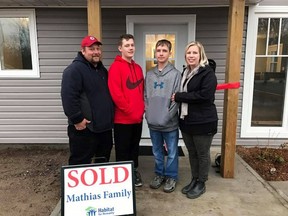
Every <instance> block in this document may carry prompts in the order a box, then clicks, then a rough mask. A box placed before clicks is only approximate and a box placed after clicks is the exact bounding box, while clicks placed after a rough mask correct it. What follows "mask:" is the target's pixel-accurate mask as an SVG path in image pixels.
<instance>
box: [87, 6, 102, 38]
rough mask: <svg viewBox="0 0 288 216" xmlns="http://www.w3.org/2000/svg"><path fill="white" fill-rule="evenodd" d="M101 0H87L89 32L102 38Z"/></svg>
mask: <svg viewBox="0 0 288 216" xmlns="http://www.w3.org/2000/svg"><path fill="white" fill-rule="evenodd" d="M100 1H101V0H87V17H88V34H89V35H93V36H95V37H97V39H98V40H101V39H102V20H101V4H100Z"/></svg>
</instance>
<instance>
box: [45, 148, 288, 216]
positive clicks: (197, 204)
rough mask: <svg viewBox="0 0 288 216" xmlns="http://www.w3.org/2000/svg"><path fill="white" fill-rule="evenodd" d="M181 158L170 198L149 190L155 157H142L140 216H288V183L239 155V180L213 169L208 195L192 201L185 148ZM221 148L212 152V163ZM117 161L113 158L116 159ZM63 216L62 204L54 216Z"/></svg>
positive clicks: (236, 166) (236, 177)
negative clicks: (186, 191) (186, 189)
mask: <svg viewBox="0 0 288 216" xmlns="http://www.w3.org/2000/svg"><path fill="white" fill-rule="evenodd" d="M182 148H183V151H184V154H185V155H186V156H185V157H180V161H179V165H180V169H179V182H178V185H177V188H176V190H175V191H174V192H172V193H170V194H167V193H164V192H163V191H162V189H163V187H161V188H159V189H158V190H153V189H150V188H149V182H150V180H151V179H152V178H153V176H154V174H153V167H154V161H153V157H152V156H141V157H140V166H139V171H140V172H141V174H142V178H143V182H144V185H143V187H141V188H137V189H136V209H137V216H161V215H167V216H182V215H195V216H199V215H201V216H216V215H217V216H218V215H219V216H220V215H221V216H230V215H235V216H258V215H259V216H260V215H261V216H274V215H275V216H285V215H288V213H287V212H288V182H269V183H268V182H266V181H264V180H263V179H262V178H261V177H260V176H259V175H258V174H257V173H255V172H254V170H252V169H251V168H250V167H249V166H248V165H247V164H246V163H245V162H244V161H243V160H242V159H241V158H240V157H239V156H238V155H236V159H235V176H234V178H233V179H224V178H222V177H221V176H220V174H219V173H216V172H215V169H214V168H212V167H211V169H210V173H209V175H210V176H209V180H208V181H207V184H206V193H205V194H203V195H202V196H201V197H200V198H198V199H194V200H191V199H188V198H186V197H185V196H184V195H183V194H182V193H181V188H182V187H183V186H185V184H186V183H188V182H189V181H190V169H189V162H188V157H187V151H186V148H185V147H182ZM219 152H220V147H212V148H211V159H212V163H213V160H214V157H215V155H216V153H219ZM112 159H113V157H112ZM58 215H60V202H59V203H58V205H57V207H56V208H55V210H54V212H53V213H52V214H51V216H58ZM71 216H73V215H71Z"/></svg>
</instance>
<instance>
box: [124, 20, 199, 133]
mask: <svg viewBox="0 0 288 216" xmlns="http://www.w3.org/2000/svg"><path fill="white" fill-rule="evenodd" d="M127 31H128V33H130V34H133V35H134V37H135V46H136V53H135V56H134V60H135V61H136V62H137V63H138V64H139V65H140V66H141V67H142V69H143V73H144V76H145V75H146V72H147V71H148V70H150V69H151V68H152V67H154V66H155V63H156V61H155V58H154V57H155V56H154V49H155V44H156V42H157V41H158V40H160V39H164V38H165V39H167V40H169V41H170V42H171V43H172V55H171V58H170V62H171V63H172V64H174V65H175V67H176V68H177V69H178V70H179V71H181V72H182V70H183V65H185V60H184V49H185V46H186V45H187V43H188V41H192V40H194V39H195V16H194V15H178V16H177V15H174V16H173V15H171V16H163V15H162V16H161V15H159V16H143V15H142V16H128V17H127ZM142 138H150V135H149V129H148V126H147V122H146V120H145V117H144V121H143V130H142Z"/></svg>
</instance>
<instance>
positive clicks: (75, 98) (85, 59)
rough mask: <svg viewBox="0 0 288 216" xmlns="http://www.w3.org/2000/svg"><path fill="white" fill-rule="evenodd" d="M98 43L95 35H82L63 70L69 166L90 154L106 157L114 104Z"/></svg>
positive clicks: (87, 160)
mask: <svg viewBox="0 0 288 216" xmlns="http://www.w3.org/2000/svg"><path fill="white" fill-rule="evenodd" d="M101 46H102V43H101V42H100V41H99V40H97V39H96V38H95V37H93V36H86V37H84V38H83V40H82V42H81V50H80V52H78V54H77V56H76V57H75V59H74V60H73V62H72V63H71V64H70V65H69V66H68V67H67V68H66V69H65V70H64V72H63V77H62V84H61V98H62V105H63V109H64V113H65V115H66V116H67V118H68V129H67V130H68V137H69V146H70V157H69V164H70V165H75V164H89V163H91V161H92V158H93V157H95V158H103V160H104V159H105V161H109V159H110V153H111V149H112V146H113V141H112V128H113V118H114V105H113V102H112V98H111V95H110V93H109V89H108V71H107V69H106V68H105V67H104V65H103V64H102V62H101V55H102V49H101Z"/></svg>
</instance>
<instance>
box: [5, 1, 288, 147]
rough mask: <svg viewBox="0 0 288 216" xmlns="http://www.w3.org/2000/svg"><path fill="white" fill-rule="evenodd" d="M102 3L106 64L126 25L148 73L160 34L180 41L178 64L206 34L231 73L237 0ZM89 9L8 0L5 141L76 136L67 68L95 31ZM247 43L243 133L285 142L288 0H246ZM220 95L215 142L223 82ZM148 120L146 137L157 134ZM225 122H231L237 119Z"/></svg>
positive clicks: (248, 138) (58, 140) (220, 70)
mask: <svg viewBox="0 0 288 216" xmlns="http://www.w3.org/2000/svg"><path fill="white" fill-rule="evenodd" d="M100 5H101V29H102V31H101V32H102V35H101V41H102V42H103V63H104V65H105V66H106V67H107V68H109V66H110V64H111V63H112V62H113V60H114V58H115V56H116V55H117V54H118V50H117V40H118V37H119V36H120V35H121V34H124V33H131V34H133V35H134V36H135V41H136V55H135V60H136V61H137V62H138V63H139V64H140V65H141V66H142V68H143V72H144V75H145V73H146V71H147V70H149V68H151V67H153V65H154V63H155V62H154V55H153V54H154V51H153V48H154V45H155V42H156V41H157V40H158V39H161V38H163V37H165V38H168V39H169V40H170V41H171V42H172V44H173V45H174V46H173V47H174V49H173V55H172V56H171V62H173V63H174V64H175V66H176V67H177V68H178V69H179V70H182V67H183V65H184V64H185V61H184V48H185V46H186V44H187V43H188V42H189V41H192V40H198V41H200V42H202V43H203V45H204V47H205V50H206V53H207V55H208V58H211V59H214V60H215V61H216V63H217V68H216V75H217V78H218V83H225V82H226V81H225V80H226V78H225V76H227V75H226V74H227V73H226V59H227V46H228V38H227V37H228V36H227V35H228V18H229V1H226V0H217V1H215V0H207V1H203V0H202V1H201V0H199V1H191V0H190V1H188V0H182V1H177V3H175V1H172V0H171V1H169V0H168V1H167V2H165V5H163V4H161V3H160V2H159V3H157V1H150V0H146V1H132V0H125V1H116V0H103V1H102V2H101V4H100ZM87 15H88V14H87V1H85V0H71V1H69V0H62V1H57V0H55V1H49V0H39V1H33V3H31V1H28V0H27V1H25V0H13V1H12V0H6V1H1V2H0V57H1V58H0V145H1V144H29V143H35V144H66V143H68V137H67V133H66V127H67V118H66V116H65V115H64V113H63V109H62V105H61V98H60V88H61V78H62V72H63V70H64V68H65V67H66V66H67V65H69V64H70V63H71V61H72V60H73V59H74V57H75V56H76V53H77V51H79V49H80V42H81V39H82V38H83V37H84V36H86V35H87V34H88V19H87ZM241 53H242V56H241V68H240V88H239V98H238V109H237V110H238V112H237V123H236V124H237V125H236V128H237V129H236V131H237V132H236V143H237V144H239V145H240V144H241V145H253V146H255V145H259V146H260V145H261V146H267V145H275V146H277V145H280V144H282V143H284V142H287V140H288V94H287V90H288V86H287V70H288V3H287V1H286V0H282V1H276V0H263V1H260V0H254V1H246V7H245V15H244V27H243V39H242V52H241ZM232 56H233V54H232ZM231 70H233V69H231ZM225 91H226V90H225ZM215 103H216V105H217V109H218V114H219V127H218V133H217V134H216V136H215V139H214V141H213V144H214V145H221V139H222V130H223V128H222V127H223V116H224V112H225V111H224V108H223V107H224V90H219V91H217V92H216V101H215ZM144 123H145V124H144V128H143V134H142V138H143V139H142V140H143V143H149V140H148V138H149V134H148V130H147V125H146V121H145V120H144ZM226 127H228V128H229V127H233V125H229V119H228V120H227V123H226ZM147 140H148V141H147Z"/></svg>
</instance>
